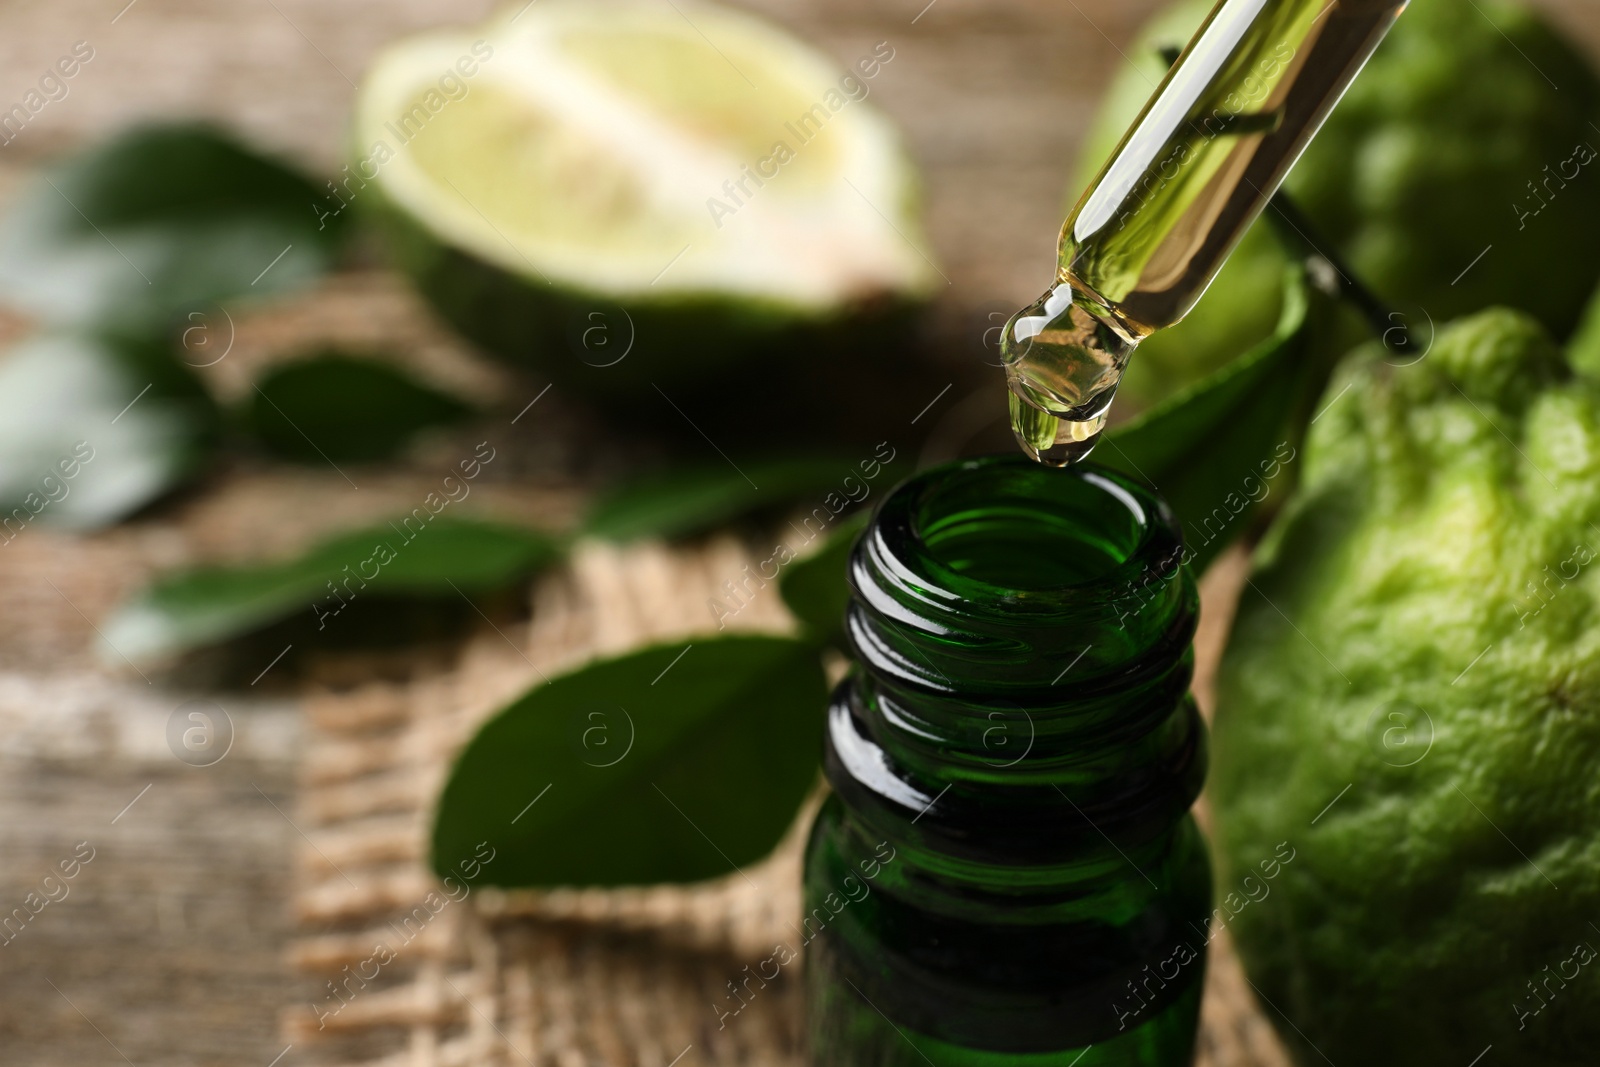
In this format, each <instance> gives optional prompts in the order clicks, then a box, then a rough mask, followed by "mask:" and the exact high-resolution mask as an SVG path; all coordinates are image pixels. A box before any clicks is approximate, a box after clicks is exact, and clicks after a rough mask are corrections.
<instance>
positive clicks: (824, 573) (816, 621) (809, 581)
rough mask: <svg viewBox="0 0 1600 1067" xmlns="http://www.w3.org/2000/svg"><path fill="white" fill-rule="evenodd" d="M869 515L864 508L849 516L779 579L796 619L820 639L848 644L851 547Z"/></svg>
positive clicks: (780, 590)
mask: <svg viewBox="0 0 1600 1067" xmlns="http://www.w3.org/2000/svg"><path fill="white" fill-rule="evenodd" d="M869 518H871V515H870V514H869V513H867V512H864V511H863V512H861V513H860V514H858V515H852V516H851V517H850V518H848V519H846V520H845V521H844V522H843V523H842V524H840V526H839V529H837V530H836V531H834V533H833V535H832V536H831V537H829V538H828V540H827V541H826V542H825V543H824V544H823V546H822V547H821V548H820V549H818V550H817V551H816V552H815V553H813V554H812V555H809V556H807V557H806V558H805V559H802V560H799V561H797V562H795V563H792V564H790V565H789V567H788V569H787V570H785V571H784V572H783V577H782V578H781V579H780V580H779V582H778V591H779V592H780V593H782V594H783V602H784V603H785V604H787V605H788V606H789V610H790V611H791V612H793V613H794V616H795V618H797V619H799V620H800V621H801V622H803V623H805V625H806V629H807V630H809V631H810V632H811V634H812V635H813V636H814V637H816V638H817V640H819V641H825V642H827V643H828V644H831V645H834V646H836V647H839V648H843V647H845V640H844V611H845V608H846V606H848V605H849V603H850V585H849V583H848V581H846V571H847V569H848V568H849V565H850V550H851V549H852V548H854V547H855V543H856V538H857V537H859V536H860V535H861V531H862V530H864V529H866V526H867V520H868V519H869Z"/></svg>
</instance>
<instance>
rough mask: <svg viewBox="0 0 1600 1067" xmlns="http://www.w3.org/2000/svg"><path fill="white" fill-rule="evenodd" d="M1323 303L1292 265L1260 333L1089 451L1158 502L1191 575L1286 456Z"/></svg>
mask: <svg viewBox="0 0 1600 1067" xmlns="http://www.w3.org/2000/svg"><path fill="white" fill-rule="evenodd" d="M1326 303H1327V298H1326V297H1324V296H1322V295H1321V294H1320V293H1318V292H1317V291H1316V290H1315V289H1313V288H1311V287H1310V286H1309V285H1308V284H1307V282H1306V279H1305V274H1304V272H1303V271H1302V270H1299V269H1298V268H1297V269H1294V270H1291V271H1290V272H1289V275H1288V281H1287V283H1286V292H1285V299H1284V310H1283V316H1282V318H1281V319H1280V321H1279V323H1278V328H1277V330H1276V331H1275V332H1274V334H1273V335H1272V336H1271V337H1270V338H1268V339H1267V340H1265V341H1263V342H1262V343H1261V344H1259V345H1257V346H1256V347H1255V348H1253V349H1251V350H1250V351H1249V352H1247V353H1245V354H1244V355H1242V356H1240V357H1239V358H1238V359H1236V360H1234V361H1233V362H1232V363H1230V364H1228V365H1227V366H1226V367H1224V368H1222V369H1221V370H1219V371H1217V372H1216V373H1214V374H1211V375H1209V376H1207V377H1206V378H1204V379H1202V380H1200V381H1199V382H1196V383H1195V384H1194V385H1192V386H1190V387H1189V388H1187V389H1185V390H1183V391H1182V392H1180V393H1177V394H1176V395H1174V396H1172V397H1171V398H1170V399H1168V400H1167V401H1165V402H1163V403H1161V404H1159V405H1157V406H1156V407H1154V408H1152V409H1151V410H1149V411H1148V412H1145V413H1144V414H1142V415H1140V416H1139V417H1138V418H1136V419H1134V420H1132V421H1131V422H1128V423H1126V424H1124V425H1123V426H1120V427H1118V428H1117V429H1115V430H1113V431H1111V432H1110V433H1109V434H1108V435H1107V438H1106V443H1105V445H1104V446H1103V447H1102V448H1101V449H1100V450H1099V451H1097V452H1096V454H1095V458H1096V459H1097V460H1099V461H1100V462H1101V463H1102V464H1103V465H1105V466H1108V467H1111V468H1113V469H1116V470H1120V471H1123V472H1125V473H1127V474H1131V475H1133V476H1134V477H1136V478H1140V479H1143V480H1144V481H1146V482H1148V483H1149V484H1150V485H1151V486H1153V487H1154V488H1155V489H1156V490H1157V491H1159V492H1160V493H1161V494H1162V496H1164V497H1165V498H1166V500H1167V502H1168V503H1169V504H1171V505H1172V509H1173V511H1174V512H1176V513H1177V516H1178V519H1179V521H1180V523H1181V525H1182V527H1183V531H1184V539H1185V542H1186V544H1187V546H1188V549H1189V551H1190V552H1191V565H1192V566H1193V567H1194V569H1195V571H1196V572H1197V573H1198V572H1200V571H1203V570H1204V569H1205V567H1206V564H1208V563H1210V561H1211V560H1212V559H1214V558H1215V557H1216V555H1217V554H1218V553H1219V552H1221V551H1222V549H1223V548H1225V547H1227V545H1228V543H1229V542H1230V541H1231V540H1232V538H1233V537H1234V536H1236V535H1237V534H1238V533H1240V532H1241V531H1242V530H1243V529H1244V527H1245V521H1246V519H1247V517H1248V516H1249V515H1250V514H1251V513H1252V511H1253V508H1254V504H1255V503H1256V501H1255V500H1252V497H1253V496H1255V497H1260V496H1261V494H1262V493H1263V490H1262V489H1261V488H1260V486H1262V485H1264V484H1265V482H1266V479H1267V478H1268V477H1269V476H1270V473H1273V472H1277V471H1279V470H1281V469H1282V467H1283V466H1284V464H1285V463H1287V462H1291V461H1292V459H1293V457H1294V456H1295V455H1296V452H1297V450H1298V448H1299V444H1300V439H1301V437H1302V436H1303V434H1304V430H1305V426H1304V421H1303V418H1304V417H1303V414H1302V411H1303V406H1304V403H1303V402H1304V398H1305V396H1306V394H1307V391H1308V390H1310V389H1315V388H1320V381H1321V379H1322V378H1323V376H1324V372H1323V369H1321V368H1318V367H1317V366H1316V365H1315V363H1316V361H1315V360H1314V359H1312V358H1311V353H1310V349H1311V343H1310V342H1311V337H1312V334H1313V333H1314V330H1313V326H1312V324H1313V323H1314V322H1315V321H1317V318H1318V316H1317V315H1314V314H1313V310H1314V309H1315V310H1318V311H1320V310H1321V309H1322V308H1323V307H1324V306H1326ZM1134 358H1135V359H1137V358H1138V356H1137V355H1135V357H1134Z"/></svg>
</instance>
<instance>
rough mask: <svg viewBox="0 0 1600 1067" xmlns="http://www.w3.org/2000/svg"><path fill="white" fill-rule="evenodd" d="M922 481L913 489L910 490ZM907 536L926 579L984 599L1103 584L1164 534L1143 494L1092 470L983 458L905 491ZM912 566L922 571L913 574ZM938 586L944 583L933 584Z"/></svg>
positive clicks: (1153, 503) (1155, 507)
mask: <svg viewBox="0 0 1600 1067" xmlns="http://www.w3.org/2000/svg"><path fill="white" fill-rule="evenodd" d="M917 482H921V484H920V485H919V484H917ZM906 488H907V489H910V490H911V492H910V493H907V494H905V496H904V497H902V499H904V500H905V501H906V504H907V506H908V507H907V510H908V514H907V515H906V519H907V520H908V526H909V532H910V533H911V535H912V539H913V541H914V542H915V543H916V545H917V546H918V548H919V549H920V552H918V553H917V554H918V555H921V556H923V562H924V563H925V564H932V565H933V567H932V568H929V569H930V570H937V571H938V572H942V573H938V574H929V575H928V577H930V578H935V579H948V580H949V586H948V589H949V591H950V592H961V591H962V590H961V587H962V586H971V587H974V591H985V590H987V591H992V592H993V593H998V594H1002V595H1003V594H1004V593H1008V592H1010V593H1024V594H1025V593H1036V594H1037V593H1065V592H1070V591H1074V590H1081V589H1083V588H1084V587H1086V586H1088V587H1094V586H1099V585H1102V584H1103V583H1104V582H1105V581H1106V580H1107V579H1108V578H1111V577H1113V576H1115V575H1116V574H1117V573H1118V572H1119V571H1121V570H1122V569H1123V568H1124V567H1125V566H1127V565H1128V563H1129V561H1130V560H1133V559H1134V558H1135V557H1136V556H1138V555H1140V552H1141V549H1142V548H1144V547H1145V546H1146V544H1147V543H1148V542H1149V541H1150V539H1151V536H1152V533H1153V531H1155V530H1157V529H1158V528H1165V524H1166V519H1165V517H1164V516H1163V515H1161V514H1159V511H1160V505H1159V504H1158V502H1157V501H1156V499H1155V498H1154V497H1152V496H1151V495H1149V494H1148V493H1147V492H1145V491H1143V490H1141V489H1139V488H1137V487H1136V486H1133V485H1131V484H1129V483H1126V482H1124V481H1123V480H1121V479H1120V478H1117V477H1116V476H1114V475H1109V474H1107V473H1106V472H1103V471H1099V470H1095V469H1092V468H1088V469H1086V468H1083V467H1074V468H1068V469H1065V470H1063V469H1056V468H1049V467H1043V466H1041V465H1039V464H1037V463H1032V462H1029V461H1027V460H1025V459H1023V458H1022V457H1010V456H1006V457H999V456H997V457H991V458H988V459H982V460H975V461H971V462H968V463H963V464H960V465H957V466H954V467H947V468H944V469H942V470H940V471H939V472H937V476H936V477H931V478H930V477H921V478H918V479H914V480H913V482H912V483H911V484H910V485H908V486H906ZM918 569H921V568H918ZM941 584H943V583H941Z"/></svg>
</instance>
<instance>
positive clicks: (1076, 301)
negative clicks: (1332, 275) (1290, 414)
mask: <svg viewBox="0 0 1600 1067" xmlns="http://www.w3.org/2000/svg"><path fill="white" fill-rule="evenodd" d="M1404 8H1405V0H1222V2H1221V3H1219V4H1218V5H1217V7H1216V9H1215V10H1214V11H1212V13H1211V16H1210V17H1209V18H1208V19H1207V20H1206V22H1205V24H1204V25H1203V26H1202V27H1201V28H1200V32H1199V34H1197V35H1196V37H1195V39H1194V40H1193V41H1191V42H1190V43H1189V47H1188V48H1186V49H1185V50H1184V52H1183V54H1182V55H1181V56H1179V57H1178V61H1177V62H1176V63H1175V64H1174V65H1173V67H1172V69H1171V70H1170V71H1169V72H1168V73H1167V76H1166V78H1165V79H1164V80H1163V81H1162V82H1161V85H1160V86H1159V87H1158V88H1157V90H1156V92H1155V95H1154V96H1152V97H1151V100H1150V102H1149V103H1148V104H1146V105H1145V108H1144V111H1143V112H1142V113H1141V114H1140V115H1139V118H1138V119H1137V120H1135V122H1134V124H1133V127H1132V128H1131V129H1130V130H1129V132H1128V134H1127V136H1125V137H1124V138H1123V140H1122V143H1121V144H1120V145H1118V146H1117V149H1116V151H1115V152H1113V153H1112V156H1111V159H1110V161H1109V162H1108V163H1107V164H1106V166H1105V168H1104V169H1103V170H1102V171H1101V172H1100V174H1099V176H1098V177H1097V178H1096V179H1095V181H1094V183H1093V184H1092V185H1091V186H1090V187H1089V190H1088V192H1086V193H1085V194H1084V196H1083V199H1082V200H1080V201H1079V202H1078V206H1077V209H1076V210H1075V211H1074V212H1073V214H1072V217H1071V218H1069V219H1068V220H1067V222H1066V224H1065V225H1064V226H1063V227H1062V230H1061V244H1060V255H1059V262H1058V268H1057V273H1056V279H1055V283H1054V285H1052V287H1051V288H1050V290H1049V291H1048V292H1046V293H1045V294H1044V295H1043V296H1042V297H1040V298H1039V299H1038V300H1037V301H1035V302H1034V303H1033V304H1032V305H1030V306H1029V307H1027V308H1024V309H1023V310H1022V311H1020V312H1018V313H1017V314H1016V315H1015V316H1013V317H1012V319H1011V321H1010V322H1008V323H1007V324H1006V328H1005V331H1004V335H1003V337H1002V340H1001V358H1002V360H1003V361H1004V364H1005V368H1006V378H1007V383H1008V385H1009V386H1010V390H1011V396H1010V403H1011V428H1012V430H1013V431H1014V432H1015V433H1016V436H1017V441H1018V442H1019V443H1020V444H1021V445H1022V447H1023V450H1024V451H1025V452H1027V453H1028V455H1030V456H1032V457H1033V458H1034V459H1036V460H1039V461H1040V462H1042V463H1047V464H1051V465H1053V466H1065V465H1067V464H1070V463H1075V462H1077V461H1078V460H1080V459H1082V458H1083V457H1085V456H1087V455H1088V454H1089V451H1090V450H1091V449H1092V448H1093V447H1094V445H1095V442H1096V440H1098V438H1099V436H1100V433H1101V432H1102V431H1103V430H1104V429H1105V425H1106V419H1107V415H1108V413H1109V411H1110V408H1111V401H1112V399H1113V397H1114V396H1115V395H1116V389H1117V383H1118V382H1119V381H1120V380H1121V378H1122V372H1123V369H1124V368H1125V367H1126V366H1127V363H1128V358H1129V356H1130V355H1131V354H1132V352H1133V350H1134V348H1135V346H1137V345H1138V344H1139V342H1140V341H1141V340H1143V339H1144V338H1145V337H1148V336H1149V335H1150V334H1152V333H1154V332H1155V331H1156V330H1159V329H1162V328H1164V327H1167V326H1171V325H1174V324H1175V323H1177V322H1178V321H1179V320H1181V319H1182V318H1183V317H1184V316H1185V315H1187V314H1188V313H1189V309H1190V308H1192V307H1194V305H1195V303H1196V302H1197V301H1199V299H1200V297H1201V295H1202V294H1203V293H1204V292H1205V290H1206V287H1207V286H1208V285H1210V284H1211V280H1212V278H1214V277H1215V276H1216V274H1217V271H1218V270H1220V269H1221V267H1222V264H1223V262H1224V261H1225V260H1226V259H1227V258H1228V254H1229V253H1230V252H1232V251H1233V247H1234V245H1235V244H1237V243H1238V241H1239V239H1240V238H1241V237H1242V236H1243V235H1244V232H1245V230H1247V229H1248V228H1249V226H1250V224H1251V223H1252V222H1254V221H1255V219H1256V217H1257V216H1258V215H1259V214H1260V213H1261V210H1262V208H1263V207H1265V206H1266V203H1267V200H1268V199H1269V198H1270V197H1271V196H1272V194H1273V193H1274V192H1276V191H1277V189H1278V186H1279V185H1280V184H1281V183H1282V182H1283V179H1284V177H1285V176H1286V175H1287V174H1288V173H1289V168H1290V167H1292V166H1293V165H1294V162H1295V160H1296V159H1298V158H1299V157H1300V153H1301V152H1302V151H1303V150H1304V149H1305V146H1306V145H1307V144H1308V143H1309V142H1310V140H1311V138H1312V137H1313V136H1314V135H1315V134H1316V132H1317V130H1318V129H1319V128H1320V127H1321V125H1322V122H1323V120H1324V119H1325V118H1327V116H1328V112H1329V111H1331V110H1332V109H1333V105H1334V104H1336V103H1337V102H1338V100H1339V98H1340V97H1341V96H1342V95H1343V94H1344V91H1345V89H1346V88H1347V87H1348V86H1349V84H1350V82H1351V80H1352V79H1354V78H1355V76H1356V74H1357V73H1358V72H1359V71H1360V70H1361V67H1362V66H1363V65H1364V64H1365V63H1366V61H1367V58H1368V57H1369V56H1371V54H1372V51H1373V49H1375V48H1376V47H1377V46H1378V42H1379V41H1380V40H1382V39H1383V35H1384V34H1385V33H1387V32H1388V30H1389V27H1390V26H1391V25H1392V24H1393V22H1394V20H1395V17H1396V16H1397V15H1399V14H1400V12H1401V11H1402V10H1404Z"/></svg>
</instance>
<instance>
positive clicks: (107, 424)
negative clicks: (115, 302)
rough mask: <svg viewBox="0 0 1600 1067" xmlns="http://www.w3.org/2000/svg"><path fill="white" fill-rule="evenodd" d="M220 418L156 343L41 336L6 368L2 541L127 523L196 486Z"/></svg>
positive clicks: (1, 366)
mask: <svg viewBox="0 0 1600 1067" xmlns="http://www.w3.org/2000/svg"><path fill="white" fill-rule="evenodd" d="M219 426H220V415H219V413H218V411H217V408H216V405H215V404H214V403H212V401H211V397H210V396H209V394H207V393H206V391H205V388H204V387H203V386H202V385H201V384H200V382H199V381H198V380H197V379H196V378H195V376H194V375H193V374H192V373H190V372H189V371H188V370H187V369H185V368H184V367H182V366H180V365H178V364H177V363H175V362H174V361H173V360H172V358H171V356H170V355H169V354H168V353H167V351H166V349H165V347H163V346H161V345H159V344H155V343H153V342H148V341H129V340H124V339H113V338H97V337H88V336H78V335H72V334H41V335H38V336H36V337H33V338H30V339H29V340H27V341H24V342H22V343H21V344H19V345H17V346H16V347H15V348H13V349H12V350H11V351H10V352H9V353H7V354H6V355H5V357H4V359H3V360H0V508H3V509H4V512H5V513H4V515H3V516H0V542H8V541H10V540H11V539H12V538H13V537H16V536H18V535H20V534H21V532H22V531H23V529H25V528H26V527H27V526H28V525H29V523H31V522H33V521H39V522H43V523H50V524H54V525H59V526H66V527H70V528H74V529H90V528H93V527H96V526H101V525H104V524H106V523H111V522H115V521H117V520H118V519H121V518H123V517H124V516H127V515H129V514H131V513H132V512H134V511H137V510H138V509H139V508H141V507H143V506H144V505H146V504H148V503H150V502H151V501H152V500H154V499H155V498H157V497H159V496H160V495H161V494H163V493H165V492H166V491H167V490H169V489H171V488H173V487H174V486H176V485H178V484H179V483H181V482H183V481H185V480H186V479H188V478H189V477H190V476H192V475H193V474H194V473H195V472H196V471H197V470H198V469H199V468H200V467H201V466H202V465H203V464H204V463H205V462H206V461H207V460H208V459H209V457H210V455H211V447H212V445H213V444H214V442H215V439H216V436H217V434H218V430H219Z"/></svg>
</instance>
